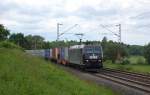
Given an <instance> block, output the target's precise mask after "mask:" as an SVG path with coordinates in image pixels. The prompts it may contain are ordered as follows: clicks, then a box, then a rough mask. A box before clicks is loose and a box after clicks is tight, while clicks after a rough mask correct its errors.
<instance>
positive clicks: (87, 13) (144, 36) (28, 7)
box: [0, 0, 150, 45]
mask: <svg viewBox="0 0 150 95" xmlns="http://www.w3.org/2000/svg"><path fill="white" fill-rule="evenodd" d="M0 23H1V24H4V26H6V27H7V28H8V29H9V30H10V31H11V33H18V32H21V33H24V34H25V35H28V34H33V35H41V36H43V37H44V38H45V39H46V40H48V41H53V40H56V31H57V27H56V25H57V23H61V24H63V25H61V26H60V32H61V33H62V32H64V31H67V30H68V29H69V30H68V31H67V32H68V33H67V34H65V35H63V36H61V37H60V39H61V40H78V39H79V37H77V36H75V33H84V36H83V39H84V40H101V39H102V38H103V37H104V36H107V38H108V39H109V40H114V41H117V40H118V38H117V37H116V36H115V35H114V34H113V33H116V34H117V33H118V29H119V28H118V27H117V26H116V25H117V24H121V26H122V42H124V43H128V44H137V45H145V44H147V43H149V42H150V0H1V3H0ZM75 24H77V25H76V26H74V25H75ZM73 26H74V27H73ZM102 26H103V27H102ZM70 27H73V28H72V29H70ZM104 27H105V28H104ZM107 29H109V30H111V31H112V32H113V33H111V32H110V31H108V30H107Z"/></svg>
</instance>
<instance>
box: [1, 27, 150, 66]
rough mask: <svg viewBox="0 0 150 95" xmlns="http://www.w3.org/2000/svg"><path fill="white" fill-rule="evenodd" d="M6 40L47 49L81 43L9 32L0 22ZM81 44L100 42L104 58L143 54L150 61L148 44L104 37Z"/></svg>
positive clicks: (26, 47)
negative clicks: (46, 39)
mask: <svg viewBox="0 0 150 95" xmlns="http://www.w3.org/2000/svg"><path fill="white" fill-rule="evenodd" d="M2 41H8V42H11V43H14V44H16V45H18V46H20V47H22V48H24V49H49V48H54V47H67V46H68V47H69V46H72V45H77V44H81V43H80V42H78V41H73V40H71V41H51V42H50V41H45V39H44V38H43V37H42V36H39V35H27V36H25V35H24V34H23V33H12V34H11V33H10V31H9V30H8V29H6V28H5V27H4V26H3V25H2V24H0V42H2ZM82 43H83V44H101V45H102V47H103V53H104V60H112V61H113V62H115V61H116V60H117V59H119V60H120V59H124V58H125V57H128V56H130V55H141V56H144V57H145V58H146V60H147V62H148V63H150V44H148V45H145V46H139V45H127V44H124V43H117V42H113V41H111V40H110V41H108V40H107V38H106V37H104V38H103V40H102V41H88V40H87V41H85V42H82Z"/></svg>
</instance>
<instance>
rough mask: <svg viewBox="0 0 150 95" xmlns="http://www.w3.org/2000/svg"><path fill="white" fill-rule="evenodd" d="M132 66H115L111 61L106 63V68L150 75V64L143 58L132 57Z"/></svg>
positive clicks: (130, 59)
mask: <svg viewBox="0 0 150 95" xmlns="http://www.w3.org/2000/svg"><path fill="white" fill-rule="evenodd" d="M128 59H129V61H130V64H124V65H122V64H114V63H112V62H111V61H106V62H104V67H107V68H114V69H121V70H127V71H133V72H141V73H150V64H147V63H146V60H145V58H144V57H142V56H131V57H129V58H128Z"/></svg>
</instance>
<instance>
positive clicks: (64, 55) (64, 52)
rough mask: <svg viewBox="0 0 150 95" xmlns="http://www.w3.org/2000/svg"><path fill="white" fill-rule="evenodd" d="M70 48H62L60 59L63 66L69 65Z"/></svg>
mask: <svg viewBox="0 0 150 95" xmlns="http://www.w3.org/2000/svg"><path fill="white" fill-rule="evenodd" d="M68 59H69V58H68V47H64V48H60V59H59V62H60V63H61V64H64V65H66V64H67V63H69V62H68V61H69V60H68Z"/></svg>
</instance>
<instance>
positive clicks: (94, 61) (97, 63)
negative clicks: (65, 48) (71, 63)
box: [82, 45, 103, 69]
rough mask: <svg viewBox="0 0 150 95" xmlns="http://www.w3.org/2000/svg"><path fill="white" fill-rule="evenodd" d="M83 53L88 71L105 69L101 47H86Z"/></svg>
mask: <svg viewBox="0 0 150 95" xmlns="http://www.w3.org/2000/svg"><path fill="white" fill-rule="evenodd" d="M82 52H83V53H82V54H83V64H84V65H85V67H86V68H87V69H100V68H102V67H103V64H102V57H103V52H102V48H101V46H95V45H93V46H92V45H90V46H85V47H84V48H83V51H82Z"/></svg>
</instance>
